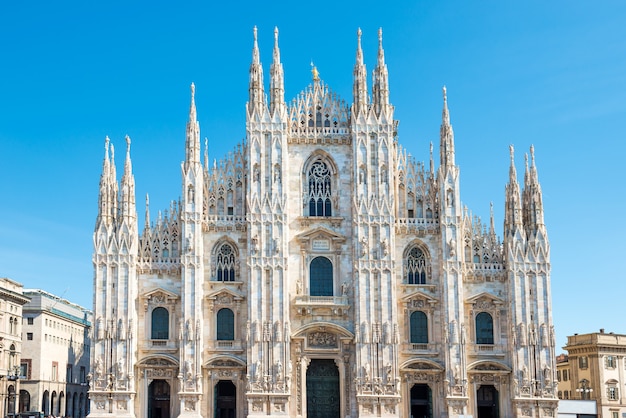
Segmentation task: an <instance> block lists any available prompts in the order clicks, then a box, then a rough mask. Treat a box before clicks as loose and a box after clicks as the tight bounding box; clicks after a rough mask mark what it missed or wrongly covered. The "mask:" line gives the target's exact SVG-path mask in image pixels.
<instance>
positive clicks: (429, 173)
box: [90, 29, 557, 418]
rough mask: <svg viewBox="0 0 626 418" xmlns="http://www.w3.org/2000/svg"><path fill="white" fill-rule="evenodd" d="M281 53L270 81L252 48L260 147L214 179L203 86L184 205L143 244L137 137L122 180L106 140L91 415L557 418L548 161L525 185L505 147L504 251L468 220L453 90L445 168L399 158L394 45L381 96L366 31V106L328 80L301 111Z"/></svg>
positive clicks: (358, 65)
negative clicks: (543, 173) (544, 171)
mask: <svg viewBox="0 0 626 418" xmlns="http://www.w3.org/2000/svg"><path fill="white" fill-rule="evenodd" d="M274 36H275V40H274V49H273V58H272V64H271V66H270V71H269V83H267V84H266V83H265V82H264V71H263V67H262V65H261V61H260V51H259V46H258V42H257V33H256V29H255V30H254V41H253V48H252V62H251V65H250V72H249V85H248V91H249V97H248V103H247V104H246V105H245V110H244V106H243V103H242V111H245V112H246V125H245V127H244V126H242V127H241V130H242V132H243V131H244V129H245V132H246V139H245V141H244V142H242V143H240V144H233V146H234V149H233V152H231V153H229V154H228V155H227V156H226V157H225V158H224V159H223V160H221V161H219V162H215V163H214V164H213V163H212V164H209V156H208V150H207V147H206V145H205V149H204V156H203V153H202V151H201V149H202V147H201V135H200V127H199V124H198V120H197V115H196V105H195V98H194V97H195V87H194V86H193V85H192V89H191V104H190V110H189V120H188V122H187V129H186V136H185V139H184V141H183V140H182V136H183V135H182V134H181V148H183V147H184V149H185V160H184V161H183V163H182V189H181V190H172V196H173V197H175V196H182V198H181V200H179V201H177V202H173V203H172V204H171V206H170V208H169V209H168V210H166V211H159V216H158V217H157V218H156V220H154V221H151V217H150V212H149V209H150V208H149V207H148V201H147V200H146V207H145V212H146V216H145V219H146V220H145V224H144V225H142V226H143V231H142V232H141V233H140V231H139V228H140V222H138V216H137V206H136V199H135V183H134V174H133V171H132V161H131V157H130V139H129V138H126V144H125V145H126V155H125V156H124V164H123V173H122V175H121V180H118V178H117V172H116V166H115V161H114V156H113V151H112V145H111V144H110V142H109V139H108V138H107V139H106V140H105V156H104V161H103V168H102V176H101V179H100V186H99V191H100V193H99V201H98V205H99V206H98V207H99V210H98V215H97V220H96V228H95V231H94V255H93V264H94V295H95V296H94V318H95V334H94V344H93V351H92V359H93V360H92V369H93V380H92V388H91V390H90V399H91V416H92V417H111V416H116V417H149V418H170V417H178V416H185V417H211V418H214V417H215V418H224V417H228V418H232V417H253V418H261V417H264V418H266V417H268V416H271V417H287V416H290V417H307V418H345V417H407V418H408V417H414V418H423V417H428V418H433V417H448V418H456V417H460V416H473V417H474V418H500V417H501V418H510V417H530V416H532V417H555V416H556V406H557V396H556V395H557V393H556V390H557V381H556V363H555V358H556V354H555V352H554V348H555V347H554V330H553V325H552V317H551V300H550V246H549V242H548V236H547V231H546V226H545V224H544V220H543V219H544V217H543V202H542V192H541V187H540V184H539V180H538V174H537V167H536V165H535V156H534V150H533V149H532V148H531V150H530V156H527V163H526V165H525V166H524V170H523V173H524V174H523V183H521V182H518V177H517V171H516V167H515V161H514V153H513V148H512V147H511V148H510V150H509V152H507V145H506V144H503V147H502V148H503V149H502V151H503V156H502V158H503V159H510V162H511V164H510V168H509V170H508V172H504V173H502V183H503V185H504V184H505V183H506V196H505V199H504V200H503V202H501V204H502V205H503V207H504V212H505V219H504V228H503V239H500V238H498V237H497V234H496V226H495V220H494V219H493V214H492V216H491V219H489V220H488V221H485V222H483V221H481V220H480V219H479V218H477V217H474V216H472V215H471V213H470V211H469V210H468V209H467V208H465V207H464V205H463V202H462V198H461V197H462V193H461V187H460V168H459V166H458V165H457V164H456V160H455V158H456V157H455V137H454V133H453V129H452V125H451V122H450V120H451V118H450V112H449V109H448V102H447V95H446V91H445V89H444V91H443V103H442V119H441V121H433V123H434V124H439V122H440V123H441V125H440V141H439V144H438V150H437V151H438V152H437V154H438V164H435V151H434V150H433V147H432V145H429V144H428V143H427V142H425V141H424V142H423V143H421V147H420V146H417V149H420V148H421V150H422V153H421V157H423V161H418V160H416V159H415V158H413V157H412V156H411V155H410V154H408V152H407V151H406V150H405V149H404V148H402V146H401V145H400V140H399V136H398V135H399V132H398V121H397V120H395V119H394V107H393V105H391V103H390V87H389V80H388V71H387V65H386V63H385V54H384V50H383V46H382V32H379V34H378V38H379V39H378V50H377V51H376V52H374V54H373V55H375V56H376V66H375V68H374V70H373V76H372V80H371V84H370V83H369V82H368V79H367V74H368V71H366V68H365V64H364V59H363V56H364V54H363V51H362V48H361V32H360V31H359V32H358V35H357V39H355V43H356V62H355V65H354V70H353V77H354V78H353V85H352V92H353V97H352V98H351V103H350V99H348V100H344V99H342V98H341V97H339V96H338V95H337V94H336V93H334V92H333V91H332V89H331V88H330V87H329V85H328V84H326V83H325V82H324V81H322V79H321V77H320V74H319V73H318V71H317V70H316V69H315V68H313V71H312V80H311V84H310V85H309V86H308V87H305V89H304V90H303V91H302V93H301V94H299V95H297V97H296V98H295V99H294V100H293V101H292V100H286V99H285V97H284V96H285V88H284V75H283V67H282V63H281V60H280V56H281V55H280V50H279V46H278V31H277V30H276V31H275V33H274ZM373 36H374V37H375V36H376V35H373ZM339 49H342V47H341V46H340V45H338V44H336V43H335V44H334V46H333V48H332V52H329V53H339V52H338V50H339ZM350 49H352V48H350ZM268 86H269V88H268ZM408 87H409V86H398V88H408ZM432 88H438V87H435V86H432ZM209 90H210V89H209V88H208V87H207V89H206V90H205V91H209ZM207 94H209V95H210V93H207ZM214 99H215V100H220V99H219V98H217V97H216V98H214ZM414 111H418V110H414ZM181 131H182V129H181ZM233 135H234V137H238V136H239V134H238V133H236V132H234V133H233ZM405 135H406V136H405V138H407V140H409V141H414V138H412V137H411V135H410V133H405ZM463 140H464V141H475V140H476V138H464V139H463ZM183 142H184V143H183ZM476 144H477V146H479V145H478V144H479V142H476ZM139 147H141V146H139ZM118 155H119V154H118ZM172 164H178V162H176V161H172ZM155 169H158V168H155ZM142 175H143V176H150V175H151V174H150V173H142ZM520 183H521V184H520ZM487 205H488V203H487V202H485V207H487Z"/></svg>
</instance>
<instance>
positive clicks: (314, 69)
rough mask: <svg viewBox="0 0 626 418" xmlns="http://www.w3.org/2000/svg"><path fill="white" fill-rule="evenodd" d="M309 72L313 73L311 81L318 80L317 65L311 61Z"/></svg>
mask: <svg viewBox="0 0 626 418" xmlns="http://www.w3.org/2000/svg"><path fill="white" fill-rule="evenodd" d="M311 74H313V81H320V73H319V71H317V67H316V66H315V65H314V64H313V61H311Z"/></svg>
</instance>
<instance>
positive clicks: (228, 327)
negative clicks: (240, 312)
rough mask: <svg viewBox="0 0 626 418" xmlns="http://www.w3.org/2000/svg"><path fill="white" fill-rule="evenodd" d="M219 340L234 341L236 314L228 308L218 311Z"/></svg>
mask: <svg viewBox="0 0 626 418" xmlns="http://www.w3.org/2000/svg"><path fill="white" fill-rule="evenodd" d="M216 328H217V340H219V341H233V340H234V339H235V314H234V313H233V311H231V310H230V309H228V308H222V309H220V310H219V311H218V312H217V327H216Z"/></svg>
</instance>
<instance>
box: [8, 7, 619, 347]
mask: <svg viewBox="0 0 626 418" xmlns="http://www.w3.org/2000/svg"><path fill="white" fill-rule="evenodd" d="M383 3H384V2H381V1H376V2H373V1H358V2H341V1H334V2H326V1H309V2H298V1H286V2H280V1H272V2H260V1H255V2H246V1H237V2H213V1H210V2H207V1H197V2H128V1H124V2H121V1H120V2H118V1H106V2H91V1H75V2H68V1H59V2H49V1H45V2H44V1H37V0H36V1H31V2H19V1H13V2H4V3H3V4H2V6H0V39H1V40H2V41H1V45H2V47H1V48H0V146H1V150H2V163H1V164H0V179H1V180H0V196H1V197H0V199H1V200H0V276H7V277H10V278H12V279H14V280H17V281H19V282H22V283H24V285H25V287H27V288H33V287H35V288H42V289H45V290H47V291H49V292H52V293H55V294H58V295H63V296H64V297H66V298H67V299H69V300H71V301H73V302H76V303H79V304H81V305H83V306H86V307H91V305H92V278H93V270H92V264H91V256H92V245H93V244H92V234H93V228H94V224H95V219H96V213H97V198H98V182H99V176H100V172H101V167H102V158H103V155H104V138H105V136H106V135H108V136H110V138H111V141H112V143H113V144H114V145H115V146H116V151H117V153H116V156H117V162H118V174H119V175H121V172H122V165H121V163H122V161H123V156H124V150H125V143H124V140H123V139H124V136H125V135H126V134H128V135H129V136H130V137H131V139H132V147H131V154H132V160H133V168H134V173H135V181H136V192H137V202H138V212H139V218H140V225H142V224H143V212H144V207H145V205H144V196H145V195H146V193H149V194H150V210H151V213H152V217H153V218H155V217H156V215H157V211H158V210H159V209H163V210H164V209H167V208H168V207H169V202H170V201H171V200H174V199H178V197H179V196H180V187H181V186H180V185H181V177H180V162H181V161H182V160H183V158H184V137H185V123H186V120H187V115H188V109H189V85H190V84H191V82H194V83H195V84H196V103H197V107H198V118H199V121H200V127H201V135H202V137H207V138H208V140H209V144H210V145H209V155H210V159H211V160H213V159H218V160H219V159H221V158H222V157H223V156H224V155H225V153H227V152H228V151H229V150H231V149H232V148H233V147H234V146H235V145H236V144H237V143H238V142H240V141H241V139H242V138H244V136H245V111H244V109H245V102H246V100H247V88H248V85H247V81H248V68H249V64H250V58H251V48H252V28H253V26H255V25H256V26H258V30H259V46H260V49H261V59H262V62H263V66H264V70H265V72H266V77H265V80H266V83H267V82H268V81H269V75H268V72H269V66H270V63H271V56H272V46H273V29H274V26H278V28H279V31H280V46H281V54H282V61H283V64H284V69H285V80H286V81H285V87H286V97H287V99H288V100H289V99H291V98H293V97H295V96H296V95H297V94H298V93H299V92H300V91H301V90H303V89H304V88H305V87H306V86H307V85H308V84H309V83H310V80H311V73H310V63H311V61H313V62H315V64H316V66H317V68H318V70H319V72H320V76H321V78H322V79H323V80H324V81H325V82H326V83H328V84H329V85H330V86H331V88H332V89H333V90H334V91H336V92H337V93H338V94H340V95H341V96H342V97H343V98H345V99H346V100H347V101H351V99H352V69H353V65H354V59H355V48H356V31H357V29H358V28H359V27H360V28H361V29H362V30H363V49H364V54H365V61H366V64H367V67H368V71H369V72H370V81H371V70H372V69H373V68H374V65H375V62H376V46H377V30H378V28H379V27H382V28H383V38H384V40H383V42H384V48H385V54H386V60H387V64H388V68H389V79H390V88H391V90H390V99H391V102H392V103H393V104H394V105H395V107H396V118H397V119H399V120H400V127H399V140H400V143H401V144H402V145H403V146H404V147H405V148H407V149H408V150H409V151H410V152H411V153H412V154H413V155H414V156H416V157H417V158H418V159H419V160H424V161H427V160H428V150H429V142H430V141H433V142H434V143H435V146H437V145H438V138H439V133H438V132H439V125H440V122H441V106H442V98H441V88H442V86H443V85H446V86H447V89H448V102H449V106H450V112H451V119H452V124H453V127H454V130H455V137H456V157H457V159H456V161H457V164H458V165H459V166H460V167H461V199H462V201H463V203H464V204H465V205H467V206H468V207H469V209H470V210H471V211H472V213H473V214H474V215H478V216H481V217H482V218H483V221H488V217H489V204H490V202H493V203H494V209H495V218H496V225H497V229H498V234H499V235H502V222H503V209H504V186H505V184H506V182H507V180H508V166H509V144H514V145H515V149H516V163H517V170H518V173H519V174H520V175H521V174H522V173H523V164H524V157H523V154H524V153H526V152H528V149H529V147H530V145H531V144H534V146H535V154H536V162H537V166H538V171H539V179H540V182H541V185H542V188H543V193H544V205H545V220H546V224H547V228H548V234H549V238H550V243H551V255H552V300H553V308H554V309H553V316H554V321H555V325H556V332H557V344H558V345H559V346H562V345H564V343H565V342H566V339H565V337H566V336H567V335H572V334H573V333H585V332H594V331H598V330H599V329H600V328H605V329H606V331H607V332H610V331H613V332H616V333H623V334H626V323H624V321H623V319H622V318H623V317H624V316H625V313H626V312H625V310H626V303H624V295H625V293H626V274H625V273H624V268H623V264H624V263H623V260H624V258H625V257H626V227H625V225H626V222H624V219H625V217H626V187H625V185H624V179H625V174H624V170H625V169H624V162H623V159H624V155H625V153H626V141H625V135H624V130H625V127H624V126H625V123H626V24H625V22H626V2H624V1H611V0H603V1H597V2H591V1H572V0H567V1H561V0H554V1H545V0H543V1H534V0H531V1H518V2H503V1H467V0H462V1H445V2H443V1H436V2H435V1H422V0H413V1H406V2H391V3H390V4H388V5H383ZM436 152H437V151H436ZM519 180H520V181H523V179H522V178H521V177H520V179H519Z"/></svg>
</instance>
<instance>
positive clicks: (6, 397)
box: [0, 277, 28, 417]
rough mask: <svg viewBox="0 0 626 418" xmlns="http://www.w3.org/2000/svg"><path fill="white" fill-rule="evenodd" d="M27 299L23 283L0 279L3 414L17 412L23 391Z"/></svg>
mask: <svg viewBox="0 0 626 418" xmlns="http://www.w3.org/2000/svg"><path fill="white" fill-rule="evenodd" d="M27 302H28V297H26V296H24V294H23V286H22V285H21V284H20V283H17V282H15V281H13V280H11V279H7V278H5V277H3V278H0V416H2V417H4V416H5V415H7V414H10V413H13V412H15V411H16V408H17V405H16V400H17V395H18V394H19V393H20V379H19V377H20V368H19V367H20V357H21V356H22V335H21V332H22V307H23V306H24V304H25V303H27Z"/></svg>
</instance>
